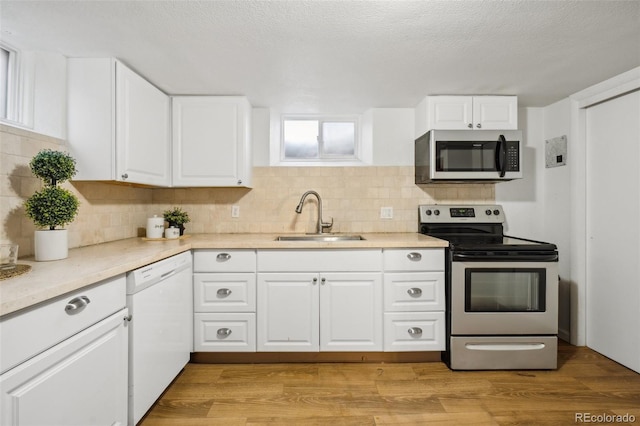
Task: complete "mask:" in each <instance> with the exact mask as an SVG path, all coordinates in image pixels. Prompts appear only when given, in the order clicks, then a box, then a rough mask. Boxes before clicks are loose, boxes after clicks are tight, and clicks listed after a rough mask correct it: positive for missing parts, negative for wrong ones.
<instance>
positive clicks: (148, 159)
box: [68, 58, 171, 187]
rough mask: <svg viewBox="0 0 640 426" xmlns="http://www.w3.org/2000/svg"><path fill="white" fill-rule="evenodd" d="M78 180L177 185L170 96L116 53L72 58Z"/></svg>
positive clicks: (71, 135)
mask: <svg viewBox="0 0 640 426" xmlns="http://www.w3.org/2000/svg"><path fill="white" fill-rule="evenodd" d="M68 95H69V98H68V103H69V104H68V142H69V146H70V149H71V152H72V155H73V156H74V157H75V158H76V160H77V168H78V174H77V175H76V177H75V178H74V179H75V180H111V181H120V182H130V183H138V184H144V185H154V186H165V187H166V186H170V185H171V173H170V171H171V157H170V152H171V151H170V143H171V140H170V132H169V124H170V122H169V114H170V108H169V97H168V96H167V95H166V94H164V93H163V92H162V91H160V90H159V89H157V88H156V87H155V86H153V85H152V84H151V83H149V82H148V81H147V80H145V79H144V78H142V77H141V76H139V75H138V74H136V73H135V72H133V71H132V70H130V69H129V68H127V67H126V66H125V65H123V64H122V63H121V62H118V61H117V60H115V59H113V58H99V59H94V58H91V59H87V58H73V59H69V62H68Z"/></svg>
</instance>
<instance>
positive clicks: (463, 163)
mask: <svg viewBox="0 0 640 426" xmlns="http://www.w3.org/2000/svg"><path fill="white" fill-rule="evenodd" d="M522 151H523V147H522V132H521V131H520V130H431V131H429V132H427V133H426V134H424V135H423V136H421V137H419V138H418V139H416V144H415V177H416V183H417V184H422V183H437V182H442V183H446V182H474V181H480V182H499V181H505V180H512V179H520V178H522Z"/></svg>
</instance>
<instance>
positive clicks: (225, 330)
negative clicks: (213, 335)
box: [217, 328, 231, 338]
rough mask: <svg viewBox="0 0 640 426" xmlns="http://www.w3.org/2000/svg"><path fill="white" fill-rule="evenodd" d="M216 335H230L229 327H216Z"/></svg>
mask: <svg viewBox="0 0 640 426" xmlns="http://www.w3.org/2000/svg"><path fill="white" fill-rule="evenodd" d="M217 334H218V337H223V338H224V337H227V336H230V335H231V329H230V328H220V329H218V333H217Z"/></svg>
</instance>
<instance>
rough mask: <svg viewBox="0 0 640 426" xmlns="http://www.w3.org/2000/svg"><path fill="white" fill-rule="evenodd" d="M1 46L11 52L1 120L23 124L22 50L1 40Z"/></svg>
mask: <svg viewBox="0 0 640 426" xmlns="http://www.w3.org/2000/svg"><path fill="white" fill-rule="evenodd" d="M0 48H1V49H2V50H4V51H6V52H8V53H9V56H8V63H7V73H6V75H5V76H4V78H5V80H6V81H5V84H6V99H4V102H5V107H6V111H5V115H4V116H2V115H0V121H4V122H8V123H9V124H13V125H15V124H21V121H20V120H21V114H20V51H19V50H18V49H16V48H14V47H13V46H10V45H8V44H7V43H4V42H0Z"/></svg>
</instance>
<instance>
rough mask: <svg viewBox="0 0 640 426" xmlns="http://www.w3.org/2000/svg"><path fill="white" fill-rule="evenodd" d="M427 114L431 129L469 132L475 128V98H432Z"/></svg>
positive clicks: (428, 101)
mask: <svg viewBox="0 0 640 426" xmlns="http://www.w3.org/2000/svg"><path fill="white" fill-rule="evenodd" d="M427 114H429V129H438V130H469V129H470V128H472V126H473V117H472V114H473V97H472V96H430V97H429V98H427Z"/></svg>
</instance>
